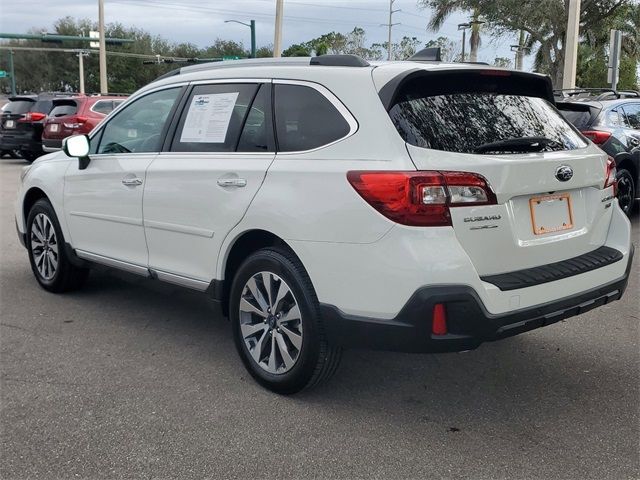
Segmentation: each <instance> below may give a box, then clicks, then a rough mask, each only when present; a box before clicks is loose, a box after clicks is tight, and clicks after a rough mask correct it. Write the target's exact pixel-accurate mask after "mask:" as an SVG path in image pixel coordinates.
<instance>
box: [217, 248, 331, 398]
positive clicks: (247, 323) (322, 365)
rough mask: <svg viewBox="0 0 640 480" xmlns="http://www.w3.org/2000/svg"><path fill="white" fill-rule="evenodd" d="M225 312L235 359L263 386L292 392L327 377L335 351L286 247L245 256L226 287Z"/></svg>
mask: <svg viewBox="0 0 640 480" xmlns="http://www.w3.org/2000/svg"><path fill="white" fill-rule="evenodd" d="M229 316H230V319H231V324H232V328H233V336H234V340H235V344H236V348H237V350H238V353H239V354H240V358H241V359H242V362H243V363H244V365H245V367H246V368H247V370H248V371H249V373H250V374H251V375H252V376H253V378H255V379H256V381H257V382H258V383H260V384H261V385H262V386H264V387H265V388H268V389H269V390H271V391H274V392H276V393H281V394H292V393H296V392H299V391H300V390H302V389H304V388H311V387H313V386H315V385H317V384H318V383H320V382H322V381H325V380H327V379H328V378H329V377H331V376H332V375H333V373H334V372H335V371H336V369H337V367H338V364H339V362H340V357H341V353H342V351H341V349H340V348H337V347H332V346H331V345H329V344H328V342H327V339H326V336H325V333H324V328H323V325H322V319H321V317H320V307H319V304H318V299H317V297H316V294H315V291H314V289H313V285H312V284H311V280H310V279H309V276H308V275H307V272H306V271H305V269H304V267H303V266H302V264H301V263H300V261H299V260H298V259H297V258H296V257H295V255H293V254H292V253H290V252H289V251H287V250H284V249H279V248H265V249H262V250H259V251H257V252H255V253H253V254H252V255H250V256H249V257H248V258H247V259H246V260H245V261H244V263H243V264H242V265H241V266H240V268H239V269H238V271H237V273H236V275H235V277H234V279H233V284H232V287H231V295H230V300H229Z"/></svg>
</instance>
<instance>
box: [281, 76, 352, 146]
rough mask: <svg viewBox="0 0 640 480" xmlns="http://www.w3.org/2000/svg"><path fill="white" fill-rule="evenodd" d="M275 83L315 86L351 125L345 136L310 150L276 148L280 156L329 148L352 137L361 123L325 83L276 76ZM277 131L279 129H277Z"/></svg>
mask: <svg viewBox="0 0 640 480" xmlns="http://www.w3.org/2000/svg"><path fill="white" fill-rule="evenodd" d="M273 83H274V85H300V86H303V87H309V88H313V89H314V90H316V91H317V92H318V93H320V94H321V95H322V96H323V97H325V98H326V99H327V100H329V102H331V104H332V105H333V106H334V107H335V109H336V110H337V111H338V113H339V114H340V115H342V118H344V119H345V121H346V122H347V124H348V125H349V132H348V133H347V134H346V135H345V136H344V137H340V138H338V139H336V140H334V141H332V142H330V143H327V144H325V145H320V146H319V147H315V148H311V149H308V150H296V151H293V152H282V151H279V150H276V154H277V155H278V156H286V155H300V154H303V153H311V152H316V151H318V150H321V149H323V148H327V147H330V146H332V145H335V144H336V143H338V142H342V141H343V140H346V139H347V138H349V137H351V136H352V135H354V134H355V133H356V132H357V131H358V128H359V124H358V121H357V120H356V119H355V117H354V116H353V114H352V113H351V112H350V111H349V109H348V108H347V107H346V106H345V104H344V103H342V101H340V99H339V98H338V97H337V96H336V95H335V94H334V93H333V92H332V91H331V90H329V89H328V88H327V87H325V86H324V85H321V84H319V83H316V82H311V81H308V80H289V79H283V78H276V79H274V80H273ZM275 108H276V106H275V104H274V105H273V112H274V125H273V128H274V130H276V128H277V127H276V125H275V121H276V118H275ZM276 131H277V130H276Z"/></svg>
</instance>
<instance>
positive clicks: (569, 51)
mask: <svg viewBox="0 0 640 480" xmlns="http://www.w3.org/2000/svg"><path fill="white" fill-rule="evenodd" d="M579 33H580V0H569V18H568V20H567V36H566V38H565V42H564V70H563V74H562V88H575V86H576V69H577V63H578V34H579Z"/></svg>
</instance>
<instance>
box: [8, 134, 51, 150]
mask: <svg viewBox="0 0 640 480" xmlns="http://www.w3.org/2000/svg"><path fill="white" fill-rule="evenodd" d="M0 150H26V151H29V152H37V153H39V152H42V142H41V141H39V140H34V139H33V138H32V136H31V135H15V136H14V135H2V136H0Z"/></svg>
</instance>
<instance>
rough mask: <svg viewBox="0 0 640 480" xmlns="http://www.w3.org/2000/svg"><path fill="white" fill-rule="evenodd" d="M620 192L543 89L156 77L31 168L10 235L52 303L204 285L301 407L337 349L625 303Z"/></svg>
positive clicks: (360, 67) (416, 343) (412, 73)
mask: <svg viewBox="0 0 640 480" xmlns="http://www.w3.org/2000/svg"><path fill="white" fill-rule="evenodd" d="M615 188H616V185H615V166H614V163H613V162H612V161H611V160H609V159H608V158H607V156H606V155H605V154H604V153H603V152H602V151H601V150H600V149H598V148H597V147H596V146H595V145H593V144H592V143H590V142H589V141H588V140H586V139H585V138H584V137H583V136H582V135H581V134H580V133H579V132H578V131H576V130H575V129H574V128H573V127H572V126H571V125H569V124H568V123H567V122H566V121H564V120H563V118H562V116H561V115H560V114H559V113H558V111H557V110H556V108H555V107H554V100H553V93H552V88H551V83H550V81H549V79H548V77H545V76H542V75H536V74H530V73H523V72H517V71H508V70H501V69H495V68H492V67H488V66H482V65H465V64H445V63H440V62H424V61H405V62H391V63H379V64H369V63H367V62H366V61H364V60H362V59H360V58H358V57H354V56H331V55H327V56H322V57H315V58H313V59H309V58H294V59H281V60H280V59H278V60H275V59H264V60H262V61H260V60H246V61H233V62H222V63H216V64H203V65H195V66H190V67H185V68H181V69H179V70H177V71H174V72H171V74H168V75H165V76H164V77H161V78H159V79H158V80H156V81H155V82H153V83H151V84H150V85H148V86H146V87H144V88H143V89H141V90H140V91H138V92H137V93H136V94H135V95H133V96H132V97H131V98H130V99H129V100H128V101H127V102H126V103H124V104H123V105H121V106H120V107H119V108H118V109H117V110H116V111H114V112H113V114H111V115H110V116H109V117H108V118H107V119H105V120H104V121H103V122H102V123H101V124H100V125H99V126H97V127H96V128H95V129H94V130H93V131H92V132H91V133H90V134H89V135H88V136H76V137H70V138H68V139H67V140H66V143H65V146H64V152H58V153H53V154H50V155H47V156H45V157H42V158H41V159H40V160H38V161H36V162H35V163H34V164H33V165H32V166H30V167H27V168H26V169H25V170H24V173H23V174H22V186H21V188H20V191H19V194H18V201H17V207H16V222H17V229H18V233H19V236H20V239H21V240H22V241H23V243H24V244H25V246H26V248H27V250H28V253H29V259H30V262H31V267H32V269H33V273H34V275H35V277H36V279H37V281H38V282H39V283H40V285H42V287H44V288H45V289H47V290H49V291H52V292H64V291H69V290H72V289H75V288H78V287H80V286H81V285H82V283H83V281H84V280H85V279H86V277H87V273H88V271H89V269H90V268H91V267H92V266H93V265H96V264H102V265H106V266H108V267H112V268H117V269H122V270H126V271H129V272H133V273H135V274H139V275H143V276H146V277H149V278H151V279H157V280H161V281H165V282H171V283H174V284H178V285H182V286H185V287H188V288H192V289H195V290H201V291H203V292H206V294H207V295H209V296H211V298H212V299H214V300H216V301H218V302H220V303H221V305H222V310H223V312H224V313H225V314H226V315H227V316H228V317H229V319H230V321H231V325H232V329H233V334H234V338H235V342H236V345H237V349H238V352H239V354H240V357H241V358H242V361H243V362H244V364H245V366H246V368H247V369H248V370H249V372H250V373H251V374H252V375H253V377H255V379H256V380H257V381H258V382H260V383H261V384H262V385H264V386H266V387H267V388H270V389H272V390H274V391H276V392H280V393H293V392H296V391H299V390H300V389H302V388H304V387H308V386H312V385H314V384H317V383H318V382H319V381H321V380H323V379H326V378H328V377H329V376H330V375H331V374H332V373H333V372H334V371H335V369H336V367H337V365H338V362H339V359H340V354H341V351H342V349H343V348H351V347H356V348H357V347H364V348H375V349H387V350H396V351H404V352H451V351H461V350H468V349H474V348H476V347H478V346H479V345H480V344H481V343H482V342H485V341H492V340H496V339H501V338H504V337H508V336H511V335H515V334H518V333H522V332H525V331H528V330H531V329H534V328H537V327H542V326H545V325H549V324H551V323H554V322H557V321H558V320H562V319H565V318H567V317H570V316H573V315H577V314H580V313H582V312H585V311H587V310H589V309H591V308H594V307H598V306H601V305H604V304H606V303H609V302H611V301H614V300H617V299H619V298H620V297H621V295H622V294H623V292H624V290H625V287H626V284H627V279H628V275H629V269H630V265H631V260H632V255H633V246H632V244H631V238H630V224H629V220H628V219H627V217H626V216H625V215H624V214H623V213H622V211H621V210H620V208H619V207H618V203H617V200H616V199H615Z"/></svg>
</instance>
